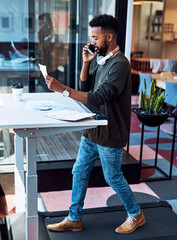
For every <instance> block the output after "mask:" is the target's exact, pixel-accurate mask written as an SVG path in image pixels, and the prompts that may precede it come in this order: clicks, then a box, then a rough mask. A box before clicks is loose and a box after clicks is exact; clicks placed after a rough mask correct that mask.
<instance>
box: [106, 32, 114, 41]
mask: <svg viewBox="0 0 177 240" xmlns="http://www.w3.org/2000/svg"><path fill="white" fill-rule="evenodd" d="M107 39H108V41H109V42H111V41H112V40H113V34H112V33H108V35H107Z"/></svg>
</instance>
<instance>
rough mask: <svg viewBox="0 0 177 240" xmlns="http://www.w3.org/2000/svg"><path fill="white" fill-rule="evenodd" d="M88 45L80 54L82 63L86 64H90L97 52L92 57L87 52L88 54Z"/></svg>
mask: <svg viewBox="0 0 177 240" xmlns="http://www.w3.org/2000/svg"><path fill="white" fill-rule="evenodd" d="M89 46H90V44H87V45H85V46H84V48H83V52H82V58H83V62H84V63H88V62H91V61H93V59H94V58H95V57H96V56H97V52H96V51H95V52H94V54H93V55H91V54H90V53H89V52H88V50H87V49H88V48H89Z"/></svg>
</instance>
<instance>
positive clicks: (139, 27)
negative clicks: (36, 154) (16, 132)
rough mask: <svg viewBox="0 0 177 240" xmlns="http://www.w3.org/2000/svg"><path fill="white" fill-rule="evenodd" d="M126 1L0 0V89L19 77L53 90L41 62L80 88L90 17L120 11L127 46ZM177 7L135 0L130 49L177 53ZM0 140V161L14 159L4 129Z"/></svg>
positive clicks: (170, 0) (29, 86)
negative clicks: (44, 76) (45, 77)
mask: <svg viewBox="0 0 177 240" xmlns="http://www.w3.org/2000/svg"><path fill="white" fill-rule="evenodd" d="M127 5H128V1H125V0H96V1H94V0H84V1H83V0H50V1H49V0H29V1H28V0H16V1H12V0H6V1H2V0H0V72H1V74H0V93H10V92H11V85H12V84H13V83H16V82H17V81H18V82H22V83H23V85H24V92H34V93H35V92H46V91H49V90H48V89H47V87H46V84H45V81H44V78H43V76H42V75H41V73H40V71H39V67H38V63H42V64H45V65H46V66H47V70H48V73H49V74H50V75H51V76H54V77H55V78H57V79H58V80H59V81H61V82H62V83H64V84H66V85H68V86H71V87H73V88H75V89H78V80H79V74H80V70H81V66H82V48H83V46H84V45H85V44H86V43H87V42H88V41H89V27H88V22H89V20H91V19H92V17H93V16H95V15H97V14H103V13H107V14H111V15H113V16H116V17H118V19H119V21H120V30H119V33H118V36H117V42H118V44H119V46H120V49H121V51H122V52H124V51H125V39H126V24H127V22H126V21H127ZM176 12H177V1H174V0H164V1H158V2H156V3H155V2H147V3H145V2H143V3H142V2H141V1H134V7H133V21H132V22H131V23H130V24H132V39H131V43H132V44H131V53H130V55H131V56H136V55H137V54H140V55H141V57H148V58H168V59H176V58H177V41H176V40H177V14H176ZM44 25H45V26H44ZM8 134H10V136H11V135H12V133H11V130H8ZM0 142H1V144H2V146H1V151H0V164H1V165H7V164H12V163H13V162H14V150H13V147H14V146H13V144H11V143H10V141H9V137H6V135H5V133H4V134H3V135H2V132H1V131H0ZM4 146H5V149H6V150H5V151H4ZM2 149H3V150H2Z"/></svg>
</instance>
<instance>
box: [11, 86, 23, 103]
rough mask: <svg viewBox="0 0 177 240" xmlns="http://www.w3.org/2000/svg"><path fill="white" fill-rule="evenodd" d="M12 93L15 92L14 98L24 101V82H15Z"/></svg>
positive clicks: (17, 100)
mask: <svg viewBox="0 0 177 240" xmlns="http://www.w3.org/2000/svg"><path fill="white" fill-rule="evenodd" d="M12 93H13V99H14V100H15V101H16V102H20V101H22V93H23V84H22V83H17V84H13V85H12Z"/></svg>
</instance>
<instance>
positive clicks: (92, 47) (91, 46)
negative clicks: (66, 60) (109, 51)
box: [87, 44, 95, 55]
mask: <svg viewBox="0 0 177 240" xmlns="http://www.w3.org/2000/svg"><path fill="white" fill-rule="evenodd" d="M87 51H88V52H89V53H90V54H91V55H93V54H94V52H95V47H94V45H92V44H90V46H89V47H88V49H87Z"/></svg>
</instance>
